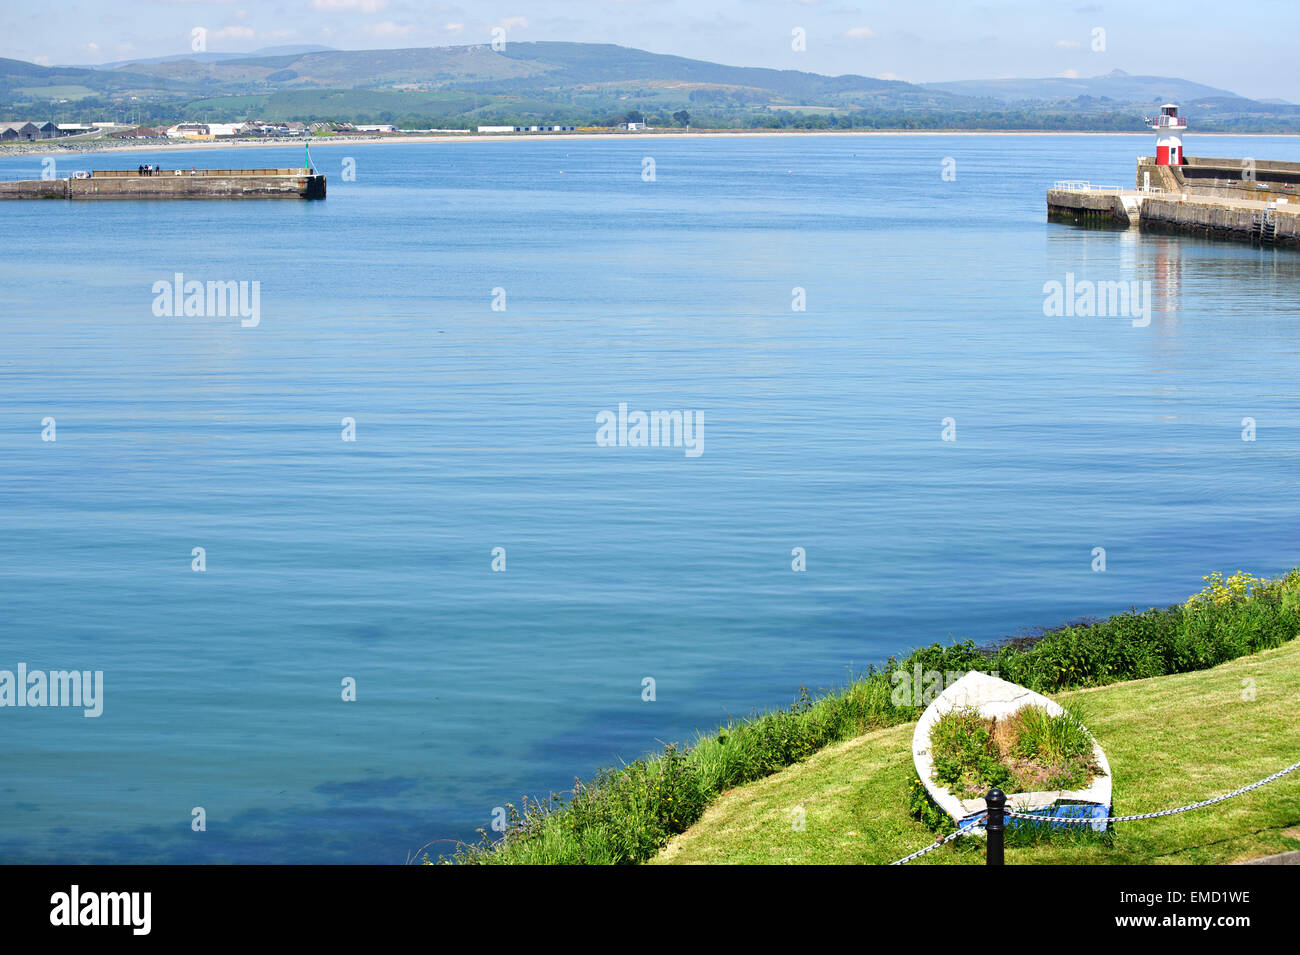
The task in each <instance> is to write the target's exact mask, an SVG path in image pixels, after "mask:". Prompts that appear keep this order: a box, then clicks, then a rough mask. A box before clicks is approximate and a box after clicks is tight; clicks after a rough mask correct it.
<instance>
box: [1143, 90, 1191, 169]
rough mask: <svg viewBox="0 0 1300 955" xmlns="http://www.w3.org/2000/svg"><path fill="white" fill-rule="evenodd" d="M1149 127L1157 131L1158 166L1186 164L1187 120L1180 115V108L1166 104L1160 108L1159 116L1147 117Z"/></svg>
mask: <svg viewBox="0 0 1300 955" xmlns="http://www.w3.org/2000/svg"><path fill="white" fill-rule="evenodd" d="M1147 125H1148V126H1149V127H1151V128H1152V129H1154V130H1155V131H1156V165H1157V166H1181V165H1183V164H1184V163H1185V162H1186V159H1185V158H1184V156H1183V130H1185V129H1186V128H1187V120H1185V119H1183V117H1181V116H1179V115H1178V107H1177V106H1175V105H1174V104H1173V103H1165V105H1163V106H1161V107H1160V115H1159V116H1149V117H1147Z"/></svg>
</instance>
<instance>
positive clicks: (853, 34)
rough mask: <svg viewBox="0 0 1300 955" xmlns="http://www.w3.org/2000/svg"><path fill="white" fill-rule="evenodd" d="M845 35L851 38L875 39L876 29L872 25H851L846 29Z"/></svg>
mask: <svg viewBox="0 0 1300 955" xmlns="http://www.w3.org/2000/svg"><path fill="white" fill-rule="evenodd" d="M844 35H845V36H846V37H848V38H849V39H850V40H874V39H875V38H876V31H875V30H873V29H871V27H849V29H847V30H845V31H844Z"/></svg>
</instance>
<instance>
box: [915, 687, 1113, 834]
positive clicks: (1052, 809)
mask: <svg viewBox="0 0 1300 955" xmlns="http://www.w3.org/2000/svg"><path fill="white" fill-rule="evenodd" d="M1025 706H1041V707H1043V708H1044V709H1046V710H1047V712H1048V713H1050V714H1052V715H1053V716H1055V715H1059V714H1060V713H1061V712H1063V711H1062V709H1061V706H1060V704H1059V703H1056V702H1055V701H1053V700H1049V699H1048V698H1047V697H1045V696H1043V695H1042V694H1041V693H1035V692H1034V691H1033V690H1029V689H1026V688H1025V687H1023V686H1018V685H1017V684H1015V683H1008V682H1007V681H1006V680H1000V679H998V678H997V677H994V676H989V675H988V674H986V673H979V672H978V671H975V670H972V671H971V672H970V673H967V674H966V675H965V676H963V677H962V678H961V679H960V680H957V681H956V682H955V683H953V684H952V686H950V687H948V688H947V689H946V690H944V691H943V692H942V693H941V694H939V696H937V697H935V699H934V701H933V702H932V703H931V704H930V705H929V706H927V707H926V708H925V712H924V713H922V714H921V719H920V721H919V722H918V723H917V724H916V732H915V733H913V734H912V762H913V764H914V765H915V766H916V772H917V775H918V776H920V777H921V782H922V783H924V784H925V788H926V790H927V791H928V792H929V793H930V796H931V798H933V799H934V801H935V802H936V803H938V804H939V806H940V807H941V808H942V809H943V810H944V812H946V813H948V815H950V816H952V818H953V820H954V821H955V822H956V823H957V826H958V828H964V827H967V826H971V825H974V824H975V822H977V821H978V820H979V819H980V816H981V814H982V813H983V812H984V811H985V809H986V808H987V807H986V806H985V802H984V799H983V798H978V799H960V798H958V797H957V795H956V794H955V793H953V792H951V791H949V790H948V789H947V788H946V787H944V786H941V785H940V784H939V783H937V782H935V780H934V772H933V770H934V762H933V759H932V758H931V755H930V729H931V727H933V726H934V724H935V722H936V721H937V720H938V719H939V717H940V716H942V715H943V714H945V713H948V712H950V711H952V710H955V709H962V708H970V709H973V710H975V711H977V712H978V713H979V714H980V715H981V716H986V717H993V718H995V719H1005V718H1006V717H1008V716H1010V715H1011V714H1013V713H1015V712H1016V711H1017V710H1019V709H1021V708H1022V707H1025ZM1092 748H1093V756H1094V758H1095V759H1096V762H1097V765H1098V767H1099V768H1100V770H1101V771H1100V772H1099V773H1097V775H1096V776H1095V777H1094V778H1093V781H1092V784H1091V785H1090V786H1088V788H1087V789H1080V790H1053V791H1043V792H1027V793H1007V808H1008V809H1014V810H1016V811H1017V812H1028V813H1034V814H1036V815H1044V816H1073V817H1078V818H1086V819H1093V820H1095V821H1094V822H1089V823H1053V824H1052V825H1058V826H1065V825H1069V826H1083V825H1087V826H1090V827H1091V828H1092V829H1093V830H1095V831H1097V832H1104V831H1105V829H1106V822H1105V819H1106V817H1107V816H1109V815H1110V806H1111V776H1110V763H1109V762H1108V761H1107V760H1106V754H1105V753H1104V752H1102V749H1101V746H1099V745H1098V744H1097V741H1096V739H1094V740H1093V742H1092ZM1015 822H1016V820H1012V819H1008V820H1007V823H1008V825H1013V824H1014V823H1015Z"/></svg>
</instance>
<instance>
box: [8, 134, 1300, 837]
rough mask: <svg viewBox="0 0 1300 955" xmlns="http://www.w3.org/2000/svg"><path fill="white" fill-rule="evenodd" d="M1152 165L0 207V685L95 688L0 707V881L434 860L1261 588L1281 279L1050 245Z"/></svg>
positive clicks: (282, 153) (1106, 233)
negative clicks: (950, 676) (913, 657)
mask: <svg viewBox="0 0 1300 955" xmlns="http://www.w3.org/2000/svg"><path fill="white" fill-rule="evenodd" d="M1153 148H1154V143H1153V140H1152V137H1151V136H1149V135H1091V136H1078V135H982V136H980V135H880V136H814V135H795V136H726V137H716V138H710V137H703V136H690V137H684V136H683V137H675V138H651V137H639V136H620V137H604V138H599V139H579V138H562V137H561V138H548V139H521V138H504V139H502V140H500V141H487V142H444V143H426V144H379V145H363V144H355V143H353V144H347V143H342V144H334V143H331V144H328V145H323V144H322V145H313V147H312V155H311V161H312V163H313V165H314V167H315V168H317V169H318V170H320V171H322V172H324V173H325V175H326V176H327V179H328V198H327V199H325V200H324V201H316V202H307V201H269V200H268V201H171V202H169V201H115V202H107V201H106V202H67V201H39V202H36V201H30V202H8V203H4V204H3V205H0V217H2V218H0V222H2V223H3V227H2V229H0V232H2V234H3V237H2V238H0V249H2V250H3V254H2V255H0V289H2V290H3V306H0V315H2V316H3V318H2V319H0V462H2V464H0V671H10V672H12V673H14V674H16V673H17V672H18V668H19V667H20V666H22V667H24V668H25V670H26V671H27V672H28V674H29V676H30V674H31V673H32V672H34V671H40V672H41V673H43V674H47V675H48V674H50V673H53V672H55V671H74V670H75V671H80V672H82V673H83V674H85V675H86V677H85V686H86V688H92V687H98V690H97V691H96V692H93V693H90V694H87V696H94V701H93V705H86V703H87V699H84V698H83V699H82V700H81V703H82V704H83V705H82V706H79V707H78V706H52V705H45V706H35V705H34V706H22V707H19V706H16V705H11V706H0V742H2V746H0V763H2V767H0V862H6V863H79V862H85V863H403V862H406V861H408V860H411V859H418V858H420V857H421V856H422V855H423V854H425V853H427V854H429V855H430V857H431V858H437V857H438V856H439V855H440V854H444V853H449V852H451V851H453V850H454V849H455V847H456V845H457V844H458V843H459V842H465V841H474V840H476V839H477V838H478V836H477V835H476V831H477V830H479V829H486V830H489V831H490V830H491V824H492V821H493V818H494V814H496V813H497V811H498V810H499V809H500V808H501V807H504V806H506V805H507V804H514V805H516V806H518V805H520V803H521V799H522V797H525V796H527V797H528V798H529V800H532V799H534V798H538V797H545V796H546V795H548V794H549V793H552V792H562V791H564V790H567V789H570V788H572V786H573V785H574V781H575V779H586V778H589V777H590V776H591V775H592V774H593V773H594V772H596V771H597V770H598V769H599V768H600V767H603V766H616V765H619V764H620V763H622V762H626V761H630V760H633V759H636V758H637V757H639V756H642V755H644V754H646V753H648V752H651V751H656V750H658V749H660V748H661V747H662V746H663V745H665V744H667V743H670V742H681V743H684V744H689V743H690V742H691V741H692V740H693V739H695V738H696V734H697V733H705V734H707V733H709V732H710V731H711V730H713V729H714V728H715V727H717V726H719V725H720V724H723V723H725V722H727V721H729V720H739V719H744V718H746V717H749V716H752V715H754V714H757V713H760V712H763V711H765V710H769V709H772V708H775V707H780V706H785V705H788V704H789V703H790V702H791V701H792V700H794V699H795V698H796V697H797V696H798V695H799V693H800V692H801V688H806V690H807V691H808V692H809V693H811V694H814V695H816V694H818V693H822V692H826V691H827V690H830V689H832V688H834V687H836V686H842V685H843V684H844V683H845V682H846V681H848V680H850V679H852V678H853V676H854V675H856V674H859V673H861V672H863V671H864V670H865V669H867V668H868V667H870V666H873V665H874V666H887V665H888V660H889V658H890V657H891V656H894V655H900V654H903V653H906V652H907V651H908V650H910V649H912V648H915V647H918V646H923V645H929V644H933V643H948V642H952V641H963V640H973V641H976V642H977V643H981V644H982V643H989V642H993V641H997V640H999V639H1002V638H1005V637H1009V636H1015V635H1023V634H1027V633H1033V632H1038V631H1039V630H1040V629H1041V628H1050V627H1054V626H1058V625H1061V624H1063V623H1066V622H1069V621H1076V620H1081V619H1087V618H1097V617H1104V616H1106V615H1109V614H1113V613H1116V612H1120V611H1124V610H1126V609H1128V608H1130V607H1138V608H1145V607H1150V606H1165V605H1168V604H1171V603H1176V602H1180V601H1182V600H1185V599H1186V598H1187V597H1188V596H1189V595H1190V594H1192V593H1194V592H1196V591H1197V590H1199V589H1200V587H1201V586H1202V580H1201V578H1202V576H1203V575H1206V574H1209V573H1211V572H1213V571H1216V570H1217V571H1223V572H1225V573H1230V572H1232V571H1235V570H1238V569H1241V570H1247V571H1250V572H1252V573H1256V574H1260V575H1271V574H1278V573H1281V572H1284V571H1286V570H1287V569H1289V568H1291V567H1292V566H1294V565H1297V564H1300V513H1298V511H1297V507H1296V499H1297V490H1298V487H1297V484H1298V482H1300V254H1298V253H1296V252H1295V251H1288V250H1284V249H1274V248H1258V247H1252V246H1250V245H1248V244H1236V243H1228V242H1214V241H1208V240H1204V239H1199V238H1195V237H1177V236H1168V235H1153V234H1143V233H1141V232H1138V231H1137V230H1122V229H1096V228H1081V227H1077V226H1071V225H1064V224H1057V223H1049V222H1048V221H1047V217H1046V206H1045V190H1046V189H1047V188H1049V187H1050V186H1051V185H1052V183H1053V182H1054V181H1055V180H1058V179H1086V180H1089V181H1091V182H1093V183H1097V184H1115V185H1124V186H1131V185H1133V180H1134V161H1135V157H1137V156H1138V155H1140V154H1151V152H1152V150H1153ZM1188 149H1189V151H1190V152H1191V154H1192V155H1213V156H1223V157H1233V158H1236V157H1242V158H1244V157H1255V158H1258V159H1273V160H1289V161H1293V162H1294V161H1300V139H1296V138H1285V137H1241V138H1231V137H1222V138H1220V137H1215V138H1211V137H1198V136H1197V135H1196V132H1195V130H1193V131H1192V132H1191V133H1190V134H1189V136H1188ZM303 152H304V150H303V146H302V145H301V144H300V143H299V144H292V145H286V146H284V147H275V148H265V149H195V150H187V151H183V152H180V151H163V150H160V151H157V152H148V151H145V152H123V153H99V154H94V155H87V156H75V155H64V154H59V155H57V156H54V157H52V158H53V163H54V165H53V167H51V166H50V165H49V164H47V163H45V162H44V160H45V158H46V157H43V156H41V155H38V154H36V155H27V156H18V157H8V158H4V159H0V178H13V179H17V178H37V177H39V176H40V175H41V173H42V170H43V169H49V168H53V169H55V170H57V174H58V175H67V174H69V173H70V172H74V171H77V170H81V169H93V168H106V167H116V166H124V167H130V168H132V169H134V168H135V167H136V165H137V164H139V163H158V164H159V165H161V166H162V167H163V168H164V170H165V171H166V170H171V169H173V168H176V167H178V166H181V167H185V168H189V167H192V166H193V167H199V168H234V167H246V166H258V167H292V166H299V165H301V164H302V163H303V161H304V159H303ZM194 283H198V284H197V285H194ZM209 283H212V284H211V285H210V284H209ZM225 283H233V284H229V285H228V284H225ZM1111 283H1123V284H1122V286H1120V285H1113V284H1111ZM1085 285H1087V287H1090V288H1091V287H1095V288H1096V289H1098V292H1099V294H1098V296H1097V299H1096V304H1095V306H1092V307H1090V306H1087V305H1086V304H1085V305H1082V306H1080V307H1078V308H1071V309H1068V310H1066V311H1065V312H1062V310H1061V309H1059V308H1053V307H1052V297H1053V294H1054V292H1053V290H1054V289H1055V290H1058V291H1059V290H1060V289H1064V288H1069V289H1070V290H1072V292H1073V291H1076V290H1079V289H1082V288H1084V287H1085ZM214 287H215V288H216V290H217V293H216V295H215V298H214V297H212V296H211V295H210V294H209V290H210V289H211V288H214ZM193 289H198V291H197V292H193V294H191V291H192V290H193ZM223 289H224V290H230V289H237V290H238V291H239V292H240V293H242V295H243V297H242V298H238V296H236V297H233V298H230V299H229V300H228V301H229V303H230V307H229V308H221V307H220V306H221V305H222V302H223V301H226V299H223V295H224V294H225V293H224V292H223V291H222V290H223ZM1105 290H1109V291H1108V292H1106V291H1105ZM1119 290H1122V291H1125V292H1129V293H1131V294H1130V295H1129V296H1120V295H1119V294H1118V291H1119ZM178 301H180V303H181V306H182V307H180V308H176V307H175V305H176V304H177V302H178ZM1071 301H1073V299H1072V300H1071ZM236 302H238V305H239V307H238V308H237V307H236V305H235V303H236ZM191 306H192V307H191ZM96 674H98V676H97V675H96ZM15 679H16V677H15ZM0 680H3V673H0ZM0 689H2V688H0ZM2 699H3V697H2V696H0V700H2ZM46 702H47V703H49V702H52V700H51V699H47V700H46ZM73 702H75V701H73ZM95 710H98V712H97V713H96V712H94V711H95Z"/></svg>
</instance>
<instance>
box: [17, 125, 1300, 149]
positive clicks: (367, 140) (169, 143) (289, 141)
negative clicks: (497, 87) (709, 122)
mask: <svg viewBox="0 0 1300 955" xmlns="http://www.w3.org/2000/svg"><path fill="white" fill-rule="evenodd" d="M1141 135H1145V134H1144V133H1142V132H1140V131H1134V132H1111V131H1105V132H1089V131H1085V130H1076V131H1069V132H1061V131H1057V130H967V129H959V130H901V129H900V130H894V129H890V130H868V129H864V130H820V129H818V130H802V129H799V130H789V129H753V130H751V129H710V130H700V131H695V130H691V131H690V132H687V131H685V130H675V131H664V132H657V131H656V132H637V133H627V132H608V133H484V134H480V133H438V134H430V135H421V134H413V135H409V136H346V137H344V136H322V137H312V138H310V139H307V140H306V142H308V143H309V144H310V145H311V147H312V148H313V149H317V148H320V147H330V146H349V147H351V146H391V145H394V144H409V143H485V142H521V141H525V140H537V139H546V140H568V141H572V140H592V139H612V138H617V139H683V138H691V139H716V138H724V137H733V136H758V137H774V136H789V137H794V136H842V137H877V136H939V137H943V136H1103V137H1115V136H1141ZM1197 135H1198V136H1199V137H1203V138H1210V137H1218V136H1233V137H1250V136H1259V137H1265V136H1281V135H1300V134H1282V133H1198V134H1197ZM303 142H304V140H303V139H300V138H293V137H281V138H275V139H223V140H211V141H195V140H147V141H143V142H141V141H138V140H115V139H79V140H76V141H60V140H54V139H43V140H38V141H36V142H26V143H5V144H3V145H0V156H21V155H29V154H32V153H51V152H66V153H96V152H161V151H168V152H171V151H191V150H195V151H202V150H205V149H284V148H285V147H292V146H300V145H302V143H303Z"/></svg>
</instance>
